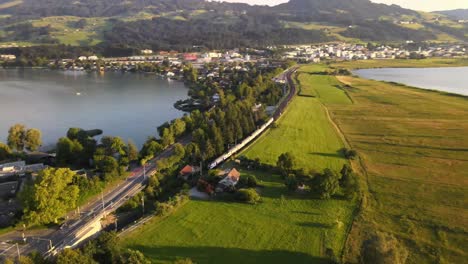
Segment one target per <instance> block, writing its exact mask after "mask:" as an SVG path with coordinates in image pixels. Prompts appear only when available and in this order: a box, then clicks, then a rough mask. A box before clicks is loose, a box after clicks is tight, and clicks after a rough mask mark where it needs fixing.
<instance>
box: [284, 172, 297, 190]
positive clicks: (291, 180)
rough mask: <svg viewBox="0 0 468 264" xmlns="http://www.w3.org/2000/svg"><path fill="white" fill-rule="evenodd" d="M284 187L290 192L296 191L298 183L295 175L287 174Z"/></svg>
mask: <svg viewBox="0 0 468 264" xmlns="http://www.w3.org/2000/svg"><path fill="white" fill-rule="evenodd" d="M286 187H287V188H288V190H290V191H296V190H297V188H298V187H299V182H298V181H297V178H296V175H294V174H289V175H288V177H287V178H286Z"/></svg>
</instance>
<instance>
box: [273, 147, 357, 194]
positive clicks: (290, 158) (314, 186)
mask: <svg viewBox="0 0 468 264" xmlns="http://www.w3.org/2000/svg"><path fill="white" fill-rule="evenodd" d="M295 166H296V162H295V157H294V155H292V154H291V153H289V152H288V153H283V154H281V155H280V156H279V157H278V160H277V168H278V170H279V171H280V172H281V174H282V175H283V177H284V178H285V185H286V187H287V188H288V189H289V190H291V191H295V190H297V189H298V188H299V186H308V187H309V188H310V190H312V191H313V192H314V193H315V194H316V195H317V196H318V197H319V198H320V199H330V198H331V197H332V196H334V195H336V194H337V193H339V192H340V191H341V192H342V194H343V195H344V196H345V197H346V198H348V199H353V198H354V197H355V194H356V193H358V192H359V184H358V179H357V175H356V174H355V173H354V172H353V169H352V167H351V166H350V165H348V164H344V165H343V168H342V169H341V171H340V172H339V173H338V172H336V171H333V170H331V169H324V170H323V172H320V173H318V172H314V171H305V170H295V169H294V168H295Z"/></svg>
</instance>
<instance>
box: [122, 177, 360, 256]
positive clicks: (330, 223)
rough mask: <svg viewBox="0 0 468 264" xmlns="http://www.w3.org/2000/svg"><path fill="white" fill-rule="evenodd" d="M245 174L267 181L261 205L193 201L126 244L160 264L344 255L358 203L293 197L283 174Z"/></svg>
mask: <svg viewBox="0 0 468 264" xmlns="http://www.w3.org/2000/svg"><path fill="white" fill-rule="evenodd" d="M241 173H242V175H244V176H245V175H247V174H253V175H255V176H256V177H257V178H258V179H259V180H261V184H262V185H263V187H262V188H259V192H260V193H261V196H262V202H261V203H259V204H257V205H247V204H241V203H227V202H219V201H190V202H189V203H188V204H186V205H185V206H183V207H182V208H180V209H179V210H177V211H176V212H175V213H174V214H173V215H171V216H169V217H168V218H166V219H163V220H160V219H155V220H153V221H152V222H149V223H147V224H145V225H144V226H143V227H141V228H139V229H137V230H136V231H134V232H132V233H131V234H130V235H127V236H125V237H124V238H123V239H122V240H123V241H124V243H125V245H126V246H127V247H129V248H133V249H138V250H141V251H142V252H143V253H144V254H145V255H146V256H149V257H150V258H151V259H152V260H153V261H154V262H155V263H170V262H173V261H175V260H177V259H180V258H191V259H192V260H193V261H194V262H195V263H327V261H326V260H325V259H324V258H323V257H322V256H323V255H324V250H325V248H332V249H333V250H334V251H335V252H337V254H339V252H341V249H342V247H343V244H344V242H345V241H344V240H345V233H346V232H345V231H346V230H347V228H348V225H349V224H350V222H351V217H352V215H351V214H352V213H351V212H352V210H353V204H352V203H350V202H348V201H346V200H329V201H321V200H315V199H312V198H311V197H307V196H304V195H300V194H294V193H293V194H291V193H290V192H288V191H287V190H286V188H285V187H284V183H283V180H282V179H281V177H280V176H278V175H269V174H266V173H262V172H248V171H241Z"/></svg>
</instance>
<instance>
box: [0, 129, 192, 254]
mask: <svg viewBox="0 0 468 264" xmlns="http://www.w3.org/2000/svg"><path fill="white" fill-rule="evenodd" d="M188 142H190V139H189V138H185V139H183V140H182V141H180V142H179V143H181V144H183V145H185V144H188ZM173 151H174V147H173V146H171V147H169V148H168V149H166V150H165V151H164V152H162V153H161V154H160V155H159V156H157V157H156V158H154V159H153V160H151V161H149V162H148V163H147V164H146V165H145V167H138V168H135V169H134V170H132V171H131V172H130V176H129V177H128V178H127V179H126V180H125V181H124V182H123V183H120V184H119V185H117V186H115V187H113V188H112V189H111V190H109V191H108V192H107V193H106V194H102V195H101V196H99V197H98V198H96V199H95V200H94V201H92V202H90V203H89V204H88V205H86V206H85V207H83V208H82V209H81V211H80V217H77V218H75V219H71V220H69V221H66V222H65V223H64V224H63V225H62V227H61V228H60V229H59V230H56V231H54V232H52V233H51V234H47V235H43V236H28V235H26V240H27V243H26V244H24V245H20V253H21V254H28V253H30V252H32V251H35V250H37V251H39V252H41V253H44V254H46V253H47V252H59V251H61V250H63V249H65V248H67V247H69V246H71V245H73V244H74V243H75V242H76V241H78V240H79V239H80V238H81V237H82V236H83V235H84V234H85V233H86V231H88V229H90V228H92V225H93V224H94V223H96V221H99V220H100V219H102V217H104V216H105V215H106V214H109V213H111V212H113V211H115V210H116V209H117V208H118V207H120V206H121V205H123V204H124V203H125V202H126V201H127V200H128V199H130V198H131V197H133V196H135V195H136V194H137V193H138V192H140V191H141V190H143V188H144V186H145V184H146V177H145V175H146V176H147V175H150V174H152V173H154V172H155V171H156V162H157V161H158V160H160V159H163V158H167V157H169V156H170V155H171V154H172V153H173ZM72 214H73V213H70V214H69V215H72ZM8 245H10V244H8ZM51 245H52V249H53V250H51ZM0 251H1V248H0ZM5 253H6V254H5V255H7V256H11V257H14V256H16V254H17V251H16V248H15V250H13V249H11V250H8V252H5Z"/></svg>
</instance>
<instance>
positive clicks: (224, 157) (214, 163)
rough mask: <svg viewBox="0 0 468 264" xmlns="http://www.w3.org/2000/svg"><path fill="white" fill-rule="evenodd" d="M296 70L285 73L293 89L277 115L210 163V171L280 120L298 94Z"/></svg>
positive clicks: (277, 111) (295, 68)
mask: <svg viewBox="0 0 468 264" xmlns="http://www.w3.org/2000/svg"><path fill="white" fill-rule="evenodd" d="M296 70H297V67H294V68H293V69H292V70H289V71H285V73H284V74H285V75H286V80H287V82H286V83H288V84H289V86H290V87H291V91H289V94H288V95H287V97H286V100H285V101H283V102H282V103H281V104H280V106H279V107H278V109H277V110H276V113H275V114H274V115H273V117H272V118H270V119H268V121H267V122H265V124H263V125H262V126H261V127H260V128H259V129H257V130H255V131H254V132H253V133H252V134H251V135H250V136H248V137H247V138H245V139H244V140H243V141H242V142H241V143H239V144H237V145H235V146H234V147H232V148H230V149H229V150H228V152H227V153H224V154H223V155H222V156H220V157H218V158H217V159H215V160H214V161H213V162H212V163H210V165H209V166H208V169H210V170H212V169H214V168H216V167H217V166H218V165H220V164H221V163H223V162H224V161H226V160H227V159H229V158H230V157H232V155H234V154H235V153H237V152H239V150H241V149H242V148H244V147H245V146H247V145H248V144H249V143H250V142H252V140H254V139H255V138H257V137H258V136H259V135H260V134H262V133H263V132H264V131H265V130H266V129H267V128H268V127H269V126H270V125H271V124H272V123H273V122H274V121H275V119H278V118H279V117H280V116H281V115H282V114H283V110H284V109H285V108H286V106H287V105H288V104H289V102H290V100H291V98H292V96H293V95H294V94H296V87H295V85H294V83H293V82H292V81H291V75H292V74H293V73H294V72H296Z"/></svg>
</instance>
